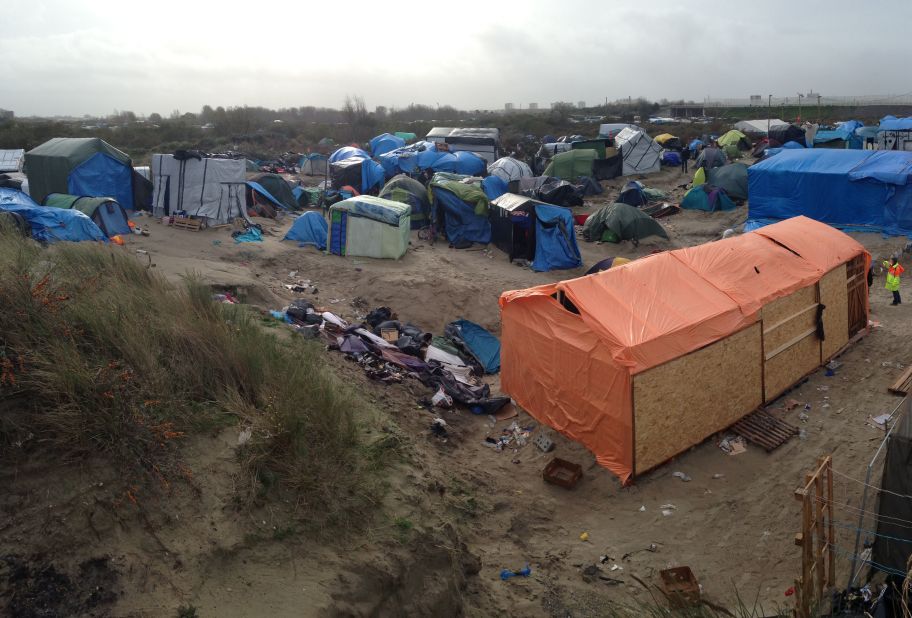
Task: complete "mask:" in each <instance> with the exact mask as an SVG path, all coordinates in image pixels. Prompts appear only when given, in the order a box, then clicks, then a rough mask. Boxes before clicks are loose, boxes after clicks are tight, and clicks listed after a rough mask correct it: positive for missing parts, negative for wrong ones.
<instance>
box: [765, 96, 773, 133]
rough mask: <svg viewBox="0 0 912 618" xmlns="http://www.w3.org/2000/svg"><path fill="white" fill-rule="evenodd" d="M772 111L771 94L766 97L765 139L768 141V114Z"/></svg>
mask: <svg viewBox="0 0 912 618" xmlns="http://www.w3.org/2000/svg"><path fill="white" fill-rule="evenodd" d="M772 113H773V95H769V97H768V98H767V99H766V139H767V141H769V136H770V116H771V115H772Z"/></svg>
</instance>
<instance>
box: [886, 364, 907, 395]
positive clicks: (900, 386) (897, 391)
mask: <svg viewBox="0 0 912 618" xmlns="http://www.w3.org/2000/svg"><path fill="white" fill-rule="evenodd" d="M890 392H891V393H893V394H894V395H902V396H903V397H905V396H906V395H908V394H909V393H910V392H912V365H910V366H909V367H906V370H905V371H903V372H902V373H901V374H900V375H899V378H897V380H896V382H894V383H893V386H891V387H890Z"/></svg>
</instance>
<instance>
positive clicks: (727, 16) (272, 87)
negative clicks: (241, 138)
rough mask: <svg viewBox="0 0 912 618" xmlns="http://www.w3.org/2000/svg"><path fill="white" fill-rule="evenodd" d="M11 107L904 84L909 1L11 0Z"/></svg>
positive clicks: (696, 93) (6, 28)
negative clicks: (135, 0)
mask: <svg viewBox="0 0 912 618" xmlns="http://www.w3.org/2000/svg"><path fill="white" fill-rule="evenodd" d="M0 15H2V18H0V19H2V23H3V34H2V36H0V59H2V60H0V108H5V109H12V110H14V111H15V112H16V113H17V114H18V115H22V116H26V115H32V114H37V115H81V114H108V113H111V112H112V111H113V110H115V109H118V110H132V111H135V112H136V113H138V114H149V113H152V112H158V113H161V114H163V115H168V114H169V113H170V112H171V111H172V110H174V109H179V110H180V111H182V112H186V111H192V112H196V111H199V109H200V108H201V107H202V106H203V105H204V104H209V105H212V106H213V107H215V106H218V105H224V106H226V107H227V106H236V105H262V106H265V107H290V106H301V105H317V106H328V107H339V106H340V105H341V104H342V102H343V100H344V99H345V96H346V94H358V95H361V96H363V97H364V99H365V101H366V103H367V105H368V107H369V108H370V109H373V108H374V107H375V106H377V105H386V106H395V107H401V106H405V105H408V104H409V103H412V102H414V103H425V104H429V105H436V104H437V103H439V104H441V105H444V104H450V105H454V106H456V107H459V108H463V109H477V108H480V109H496V108H502V107H503V105H504V103H506V102H513V103H515V104H516V105H517V107H518V106H519V105H520V104H522V106H523V107H526V106H527V105H528V103H530V102H537V103H539V104H540V105H542V106H547V105H548V104H549V103H550V102H551V101H561V100H566V101H573V102H576V101H585V102H586V103H587V104H590V105H591V104H595V103H597V102H600V101H604V100H605V97H608V98H609V99H611V100H614V99H618V98H623V97H627V96H632V97H637V96H645V97H648V98H651V99H660V98H663V97H664V98H668V99H677V98H687V99H694V100H698V101H700V100H703V98H704V97H706V96H711V97H717V98H718V97H733V98H746V97H747V96H748V95H751V94H761V95H764V96H765V95H767V94H770V93H772V94H773V95H774V96H794V95H795V94H796V93H797V92H798V91H801V92H808V91H809V90H811V89H813V90H814V91H815V92H819V93H822V94H823V95H824V96H826V95H861V94H905V93H907V92H909V91H912V86H910V85H909V80H908V79H906V78H905V77H904V76H906V75H908V73H907V71H908V65H909V62H910V59H912V58H910V55H912V53H910V47H909V38H908V36H909V35H908V24H909V21H910V19H909V18H910V17H912V3H910V2H909V1H908V0H881V1H878V2H877V3H870V4H868V3H864V2H857V1H853V2H848V1H847V0H828V1H822V0H820V1H818V0H798V1H795V0H790V1H785V0H768V1H767V2H762V3H745V2H728V1H724V0H723V1H717V2H709V3H707V2H670V1H663V0H649V1H646V0H631V1H628V0H591V1H590V0H547V1H538V0H525V1H522V2H519V1H517V2H505V1H503V0H500V1H497V0H483V1H475V0H460V1H459V2H440V1H435V0H423V1H420V2H417V1H412V0H406V1H397V0H386V1H376V0H373V1H369V2H365V1H362V0H318V1H316V2H310V1H307V0H298V1H295V2H271V1H267V2H263V1H257V0H243V1H234V0H218V1H210V0H181V1H172V0H155V2H130V1H129V0H92V1H91V2H90V1H87V0H47V1H42V0H3V1H2V3H0Z"/></svg>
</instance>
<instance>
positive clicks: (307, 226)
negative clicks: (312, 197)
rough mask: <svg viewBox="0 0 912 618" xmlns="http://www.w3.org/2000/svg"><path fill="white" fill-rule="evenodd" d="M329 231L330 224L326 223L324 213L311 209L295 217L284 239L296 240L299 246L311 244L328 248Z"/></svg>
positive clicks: (318, 247) (319, 247)
mask: <svg viewBox="0 0 912 618" xmlns="http://www.w3.org/2000/svg"><path fill="white" fill-rule="evenodd" d="M328 232H329V226H327V225H326V219H324V218H323V215H321V214H320V213H318V212H315V211H313V210H311V211H309V212H305V213H304V214H303V215H301V216H300V217H298V218H297V219H295V222H294V223H292V224H291V229H289V230H288V233H287V234H285V238H283V239H282V240H295V241H297V242H298V246H299V247H304V246H307V245H311V246H314V247H316V248H317V249H321V250H322V249H326V237H327V234H328Z"/></svg>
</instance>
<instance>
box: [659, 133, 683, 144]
mask: <svg viewBox="0 0 912 618" xmlns="http://www.w3.org/2000/svg"><path fill="white" fill-rule="evenodd" d="M654 139H655V141H657V142H658V143H660V144H661V145H663V146H664V145H665V142H667V141H670V140H673V139H678V138H677V137H676V136H674V135H672V134H671V133H662V134H661V135H659V136H658V137H655V138H654Z"/></svg>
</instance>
